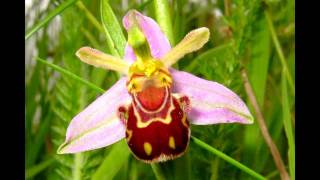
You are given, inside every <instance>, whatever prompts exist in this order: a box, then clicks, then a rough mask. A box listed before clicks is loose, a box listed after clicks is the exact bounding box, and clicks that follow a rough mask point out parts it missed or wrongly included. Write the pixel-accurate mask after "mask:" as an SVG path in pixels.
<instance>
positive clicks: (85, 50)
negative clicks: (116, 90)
mask: <svg viewBox="0 0 320 180" xmlns="http://www.w3.org/2000/svg"><path fill="white" fill-rule="evenodd" d="M76 55H77V56H78V58H79V59H80V60H82V61H83V62H85V63H87V64H91V65H93V66H96V67H101V68H104V69H109V70H114V71H117V72H120V73H122V74H128V69H129V63H127V62H126V61H124V60H122V59H120V58H117V57H114V56H111V55H108V54H105V53H103V52H101V51H99V50H96V49H93V48H90V47H82V48H80V49H79V50H78V51H77V52H76Z"/></svg>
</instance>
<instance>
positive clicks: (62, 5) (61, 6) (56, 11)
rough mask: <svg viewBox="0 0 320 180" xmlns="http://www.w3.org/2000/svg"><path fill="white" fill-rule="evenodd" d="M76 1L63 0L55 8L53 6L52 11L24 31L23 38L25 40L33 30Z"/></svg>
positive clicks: (36, 29)
mask: <svg viewBox="0 0 320 180" xmlns="http://www.w3.org/2000/svg"><path fill="white" fill-rule="evenodd" d="M76 1H77V0H67V1H64V2H63V3H61V4H60V5H59V6H58V7H57V8H55V9H54V10H53V11H51V12H50V13H49V14H48V15H47V16H46V17H45V18H44V19H43V20H41V21H40V22H38V23H37V24H36V25H34V26H33V27H32V28H31V29H29V30H28V31H27V32H26V33H25V36H24V39H25V40H27V39H28V38H29V37H31V36H32V35H33V34H34V33H35V32H37V31H38V30H39V29H40V28H42V27H43V26H44V25H46V24H47V23H48V22H49V21H50V20H51V19H52V18H54V17H55V16H56V15H58V14H60V13H61V12H62V11H64V10H65V9H66V8H68V7H70V6H71V5H72V4H74V3H75V2H76Z"/></svg>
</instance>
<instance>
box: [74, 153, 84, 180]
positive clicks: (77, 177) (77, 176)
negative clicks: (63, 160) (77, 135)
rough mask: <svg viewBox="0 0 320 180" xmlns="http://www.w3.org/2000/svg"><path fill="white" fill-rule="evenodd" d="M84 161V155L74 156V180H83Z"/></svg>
mask: <svg viewBox="0 0 320 180" xmlns="http://www.w3.org/2000/svg"><path fill="white" fill-rule="evenodd" d="M82 159H83V155H82V153H77V154H75V155H74V168H73V171H72V174H73V175H72V176H73V178H72V179H73V180H81V167H82Z"/></svg>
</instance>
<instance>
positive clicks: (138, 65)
mask: <svg viewBox="0 0 320 180" xmlns="http://www.w3.org/2000/svg"><path fill="white" fill-rule="evenodd" d="M123 26H124V27H125V29H126V30H127V32H128V41H127V45H126V48H125V55H124V57H123V58H118V57H115V56H111V55H108V54H104V53H102V52H100V51H98V50H95V49H92V48H89V47H82V48H80V49H79V50H78V51H77V53H76V55H77V56H78V57H79V59H80V60H82V61H84V62H86V63H88V64H91V65H94V66H96V67H100V68H104V69H108V70H114V71H117V72H119V73H121V74H122V75H123V76H122V77H121V78H120V79H119V80H118V81H117V82H116V83H115V84H114V85H113V86H112V87H111V88H110V89H109V90H108V91H106V92H105V93H104V94H103V95H101V96H100V97H99V98H97V99H96V100H95V101H94V102H93V103H92V104H90V105H89V106H88V107H87V108H85V109H84V110H83V111H82V112H80V113H79V114H78V115H77V116H75V117H74V118H73V119H72V121H71V123H70V125H69V127H68V129H67V133H66V139H65V142H64V143H63V144H62V145H61V146H60V147H59V149H58V153H59V154H65V153H78V152H83V151H88V150H93V149H97V148H102V147H106V146H109V145H111V144H113V143H115V142H117V141H119V140H121V139H123V138H125V139H126V142H127V144H128V146H129V149H130V150H131V152H132V153H133V155H134V156H135V157H136V158H137V159H139V160H142V161H144V162H147V163H151V162H160V161H166V160H170V159H174V158H176V157H179V156H181V155H183V153H184V152H185V151H186V149H187V147H188V144H189V140H190V133H191V131H190V123H191V124H195V125H211V124H218V123H242V124H251V123H253V117H252V115H251V114H250V112H249V110H248V108H247V106H246V105H245V103H244V102H243V101H242V100H241V99H240V98H239V97H238V96H237V95H236V94H235V93H234V92H232V91H231V90H230V89H228V88H226V87H225V86H223V85H221V84H219V83H217V82H212V81H208V80H205V79H201V78H198V77H196V76H194V75H192V74H190V73H187V72H183V71H178V70H175V69H173V68H171V66H172V65H173V64H174V63H176V62H177V61H178V60H179V59H181V58H182V57H183V56H184V55H185V54H187V53H191V52H193V51H196V50H198V49H200V48H201V47H202V46H203V45H204V44H205V43H206V42H207V41H208V39H209V34H210V32H209V30H208V29H207V28H205V27H202V28H198V29H195V30H193V31H191V32H189V33H188V34H187V35H186V36H185V37H184V38H183V40H182V41H181V42H179V43H178V44H177V45H176V46H175V47H173V48H171V45H170V43H169V41H168V39H167V37H166V36H165V35H164V33H163V32H162V31H161V29H160V27H159V25H158V24H157V23H156V22H155V21H154V20H153V19H151V18H149V17H147V16H144V15H142V14H140V13H139V12H137V11H135V10H131V11H129V12H128V13H127V14H126V15H125V16H124V18H123Z"/></svg>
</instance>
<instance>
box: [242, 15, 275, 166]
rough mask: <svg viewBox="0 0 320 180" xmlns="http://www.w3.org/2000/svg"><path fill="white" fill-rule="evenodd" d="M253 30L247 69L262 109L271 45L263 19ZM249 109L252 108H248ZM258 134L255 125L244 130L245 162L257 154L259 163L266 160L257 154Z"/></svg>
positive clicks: (252, 159) (253, 158)
mask: <svg viewBox="0 0 320 180" xmlns="http://www.w3.org/2000/svg"><path fill="white" fill-rule="evenodd" d="M253 28H254V31H255V33H254V34H253V37H252V41H251V43H250V47H251V48H250V50H251V52H250V57H249V64H248V68H247V69H248V76H249V80H250V84H251V86H252V89H253V91H254V94H255V96H256V98H257V101H258V104H259V107H260V108H261V109H263V107H264V99H265V90H266V82H267V75H268V68H269V59H270V44H271V41H270V33H269V31H266V29H267V28H268V24H267V21H266V19H265V17H264V16H262V17H261V18H260V19H259V21H257V22H256V24H255V25H254V26H253ZM250 109H253V108H252V107H250ZM260 133H261V132H260V129H259V126H258V124H257V123H255V124H253V125H252V126H247V127H246V128H245V139H244V141H245V142H244V144H245V152H246V153H245V154H244V159H245V162H248V163H249V162H250V163H252V162H254V160H255V159H256V156H253V155H252V154H254V153H255V154H257V156H259V157H261V158H260V159H259V161H261V159H265V160H267V159H266V158H263V157H265V156H268V154H266V153H257V152H260V151H258V150H257V149H259V150H261V146H262V144H263V143H264V142H263V139H262V137H261V136H260ZM261 164H264V163H261ZM258 169H259V168H258Z"/></svg>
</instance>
